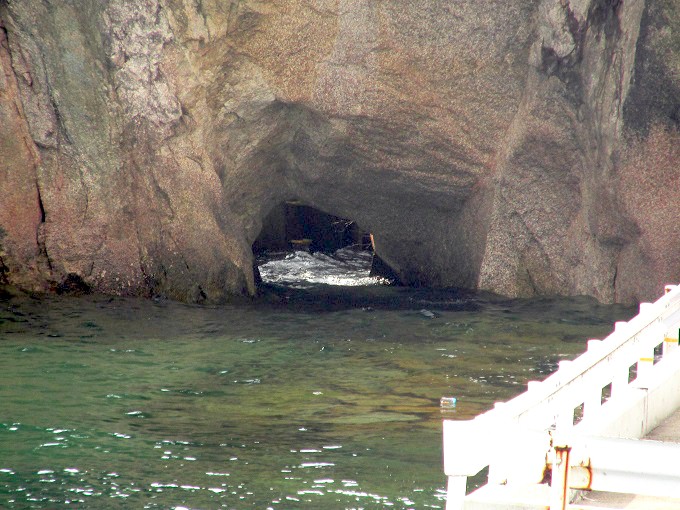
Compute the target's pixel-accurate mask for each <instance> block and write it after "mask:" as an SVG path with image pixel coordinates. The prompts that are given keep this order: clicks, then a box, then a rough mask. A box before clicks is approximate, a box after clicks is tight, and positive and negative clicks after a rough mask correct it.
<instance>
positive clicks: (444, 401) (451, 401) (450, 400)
mask: <svg viewBox="0 0 680 510" xmlns="http://www.w3.org/2000/svg"><path fill="white" fill-rule="evenodd" d="M456 402H458V400H457V399H456V397H442V398H441V399H440V400H439V406H440V407H442V408H444V409H451V408H453V407H456Z"/></svg>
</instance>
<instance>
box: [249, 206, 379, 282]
mask: <svg viewBox="0 0 680 510" xmlns="http://www.w3.org/2000/svg"><path fill="white" fill-rule="evenodd" d="M253 254H254V255H255V264H256V267H255V269H256V271H255V277H256V280H258V283H275V284H282V285H288V286H293V287H307V286H309V285H314V284H319V283H323V284H329V285H343V286H361V285H375V284H377V283H386V281H385V280H384V278H380V277H377V276H372V275H371V269H372V264H373V250H372V244H371V236H370V234H369V233H368V232H367V231H366V230H364V229H362V228H361V227H360V226H359V225H358V224H357V223H356V222H355V221H353V220H349V219H346V218H341V217H339V216H334V215H332V214H328V213H326V212H324V211H321V210H319V209H316V208H315V207H311V206H309V205H306V204H304V203H301V202H299V201H287V202H283V203H282V204H279V205H278V206H276V207H274V209H272V211H271V212H270V213H269V214H268V215H267V217H266V218H265V219H264V220H263V222H262V230H261V232H260V235H259V236H258V238H257V239H256V240H255V242H254V243H253Z"/></svg>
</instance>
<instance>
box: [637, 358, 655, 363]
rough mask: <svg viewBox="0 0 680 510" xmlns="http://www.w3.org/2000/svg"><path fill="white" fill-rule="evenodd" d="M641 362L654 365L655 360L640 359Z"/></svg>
mask: <svg viewBox="0 0 680 510" xmlns="http://www.w3.org/2000/svg"><path fill="white" fill-rule="evenodd" d="M640 361H642V362H645V361H646V362H647V363H654V358H640Z"/></svg>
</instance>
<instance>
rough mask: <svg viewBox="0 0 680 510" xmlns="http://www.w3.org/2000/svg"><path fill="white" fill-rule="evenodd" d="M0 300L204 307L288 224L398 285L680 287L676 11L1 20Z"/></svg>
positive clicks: (333, 11) (485, 5) (463, 5)
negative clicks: (325, 222) (132, 300)
mask: <svg viewBox="0 0 680 510" xmlns="http://www.w3.org/2000/svg"><path fill="white" fill-rule="evenodd" d="M0 165H1V167H2V168H1V171H0V283H4V284H10V285H14V286H17V287H19V288H23V289H26V290H35V291H46V290H50V289H51V290H59V289H66V290H68V289H69V288H72V287H74V286H75V287H78V288H82V289H90V290H93V291H96V292H103V293H108V294H118V295H142V296H150V295H156V294H162V295H165V296H168V297H170V298H173V299H179V300H184V301H191V302H221V301H224V300H226V299H228V298H229V297H230V296H233V295H238V294H245V295H252V294H253V293H254V292H255V290H256V289H255V280H254V276H253V270H252V264H253V254H252V244H253V242H254V241H255V240H256V238H257V237H258V234H259V232H260V230H261V228H262V222H263V220H264V219H265V218H266V217H267V215H268V213H269V212H270V211H271V210H273V209H274V208H276V207H278V206H280V204H282V203H284V202H285V201H290V200H295V201H299V202H301V203H304V204H307V205H309V206H311V207H315V208H317V209H320V210H322V211H325V212H327V213H329V214H332V215H336V216H340V217H343V218H348V219H351V220H353V221H355V222H356V223H357V224H359V225H360V226H361V228H362V229H364V230H366V231H370V232H372V233H373V235H374V240H375V248H376V251H377V253H378V254H379V255H380V256H381V258H382V259H383V260H384V261H385V262H386V263H387V264H389V265H390V267H391V268H392V269H393V270H394V271H395V273H396V274H397V275H398V276H399V278H400V279H401V280H402V281H403V282H404V283H407V284H412V285H425V286H438V287H446V286H458V287H467V288H482V289H488V290H492V291H496V292H499V293H502V294H506V295H509V296H532V295H551V294H561V295H575V294H586V295H591V296H595V297H596V298H598V299H600V300H601V301H604V302H613V301H619V302H633V301H638V300H644V299H650V298H652V297H655V296H657V295H658V293H659V290H660V288H661V286H662V285H663V284H664V283H667V282H671V281H677V280H678V279H679V278H680V230H679V229H680V222H678V218H680V201H679V200H678V199H677V196H678V193H679V192H680V4H678V1H677V0H637V1H632V2H628V1H622V0H485V1H484V2H479V1H477V0H457V1H456V2H450V1H446V0H398V1H391V2H383V1H376V2H365V1H363V0H287V1H285V2H274V1H271V0H226V1H225V0H200V1H194V0H140V1H137V2H126V1H125V0H110V1H108V2H100V1H98V0H77V1H76V0H50V1H44V0H0Z"/></svg>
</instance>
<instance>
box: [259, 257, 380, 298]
mask: <svg viewBox="0 0 680 510" xmlns="http://www.w3.org/2000/svg"><path fill="white" fill-rule="evenodd" d="M371 258H372V254H371V252H368V251H358V250H353V249H351V248H343V249H341V250H338V251H336V252H335V253H334V254H333V255H326V254H324V253H321V252H315V253H308V252H306V251H296V252H293V253H289V254H287V255H286V256H285V258H279V259H274V260H268V261H266V262H264V263H262V264H261V265H260V266H259V270H260V275H261V277H262V280H263V281H264V282H265V283H278V284H286V285H289V286H291V287H295V288H299V289H307V288H310V287H313V286H314V285H316V284H326V285H340V286H346V287H356V286H365V285H381V284H385V283H386V280H385V279H384V278H381V277H377V276H370V274H369V273H370V270H371Z"/></svg>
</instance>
